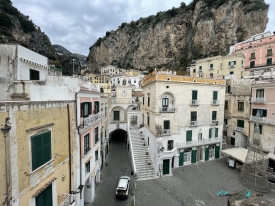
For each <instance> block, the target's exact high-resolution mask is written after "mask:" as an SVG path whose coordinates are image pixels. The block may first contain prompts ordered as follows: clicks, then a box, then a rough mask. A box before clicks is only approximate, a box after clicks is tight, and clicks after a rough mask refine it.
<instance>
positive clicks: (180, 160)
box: [179, 152, 184, 166]
mask: <svg viewBox="0 0 275 206" xmlns="http://www.w3.org/2000/svg"><path fill="white" fill-rule="evenodd" d="M183 155H184V152H181V153H180V159H179V166H182V165H183Z"/></svg>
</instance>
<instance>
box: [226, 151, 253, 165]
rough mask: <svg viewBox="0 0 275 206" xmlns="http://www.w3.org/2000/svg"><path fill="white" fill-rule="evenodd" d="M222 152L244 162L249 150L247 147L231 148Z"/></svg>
mask: <svg viewBox="0 0 275 206" xmlns="http://www.w3.org/2000/svg"><path fill="white" fill-rule="evenodd" d="M221 152H222V153H224V154H226V155H228V156H230V157H232V158H234V159H236V160H239V161H241V162H242V163H244V162H245V158H246V156H247V152H248V150H247V149H246V148H230V149H225V150H222V151H221Z"/></svg>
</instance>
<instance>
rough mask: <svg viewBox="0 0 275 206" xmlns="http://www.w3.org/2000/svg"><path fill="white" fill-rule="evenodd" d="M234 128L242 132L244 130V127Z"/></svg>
mask: <svg viewBox="0 0 275 206" xmlns="http://www.w3.org/2000/svg"><path fill="white" fill-rule="evenodd" d="M235 130H236V131H238V132H242V133H244V132H245V129H244V128H242V127H237V126H236V127H235Z"/></svg>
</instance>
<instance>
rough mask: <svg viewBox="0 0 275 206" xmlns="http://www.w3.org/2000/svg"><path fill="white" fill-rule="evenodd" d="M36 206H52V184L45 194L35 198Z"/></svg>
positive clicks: (42, 193) (44, 191)
mask: <svg viewBox="0 0 275 206" xmlns="http://www.w3.org/2000/svg"><path fill="white" fill-rule="evenodd" d="M35 205H39V206H52V205H53V197H52V184H50V185H49V186H48V187H47V188H46V189H45V190H43V192H41V193H40V194H39V195H38V196H36V197H35Z"/></svg>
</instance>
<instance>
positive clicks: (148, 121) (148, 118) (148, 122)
mask: <svg viewBox="0 0 275 206" xmlns="http://www.w3.org/2000/svg"><path fill="white" fill-rule="evenodd" d="M147 125H148V126H150V117H149V114H148V116H147Z"/></svg>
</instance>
